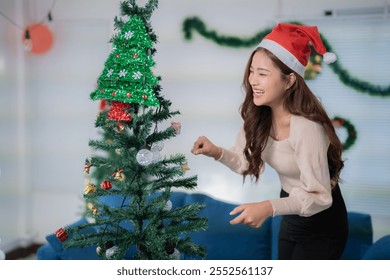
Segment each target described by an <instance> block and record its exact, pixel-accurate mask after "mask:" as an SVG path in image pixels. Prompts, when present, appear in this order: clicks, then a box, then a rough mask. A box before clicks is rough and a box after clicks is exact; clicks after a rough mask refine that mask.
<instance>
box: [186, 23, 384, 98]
mask: <svg viewBox="0 0 390 280" xmlns="http://www.w3.org/2000/svg"><path fill="white" fill-rule="evenodd" d="M291 23H294V24H302V23H299V22H291ZM271 30H272V29H271V28H265V29H264V30H261V31H259V32H257V33H256V34H255V35H253V36H252V37H248V38H238V37H236V36H225V35H221V34H218V32H217V31H215V30H209V29H208V28H207V27H206V25H205V24H204V22H203V21H202V20H201V19H199V18H198V17H193V18H187V19H185V20H184V22H183V32H184V38H185V39H186V40H191V39H192V37H193V32H194V31H197V32H198V33H199V34H200V35H202V36H203V37H205V38H206V39H209V40H212V41H214V42H215V43H216V44H218V45H221V46H226V47H233V48H249V47H255V46H256V45H257V44H258V43H259V42H260V41H261V39H262V38H264V36H265V35H267V34H268V33H269V32H271ZM320 36H321V39H322V41H323V42H324V45H325V47H326V49H327V50H328V51H329V52H334V51H332V47H331V46H330V44H329V43H328V41H327V40H326V39H325V38H324V36H322V35H321V34H320ZM329 67H330V68H331V69H332V70H333V72H334V73H335V74H337V75H338V77H339V79H340V81H341V82H342V83H343V84H344V85H346V86H348V87H351V88H353V89H354V90H356V91H358V92H362V93H367V94H369V95H371V96H381V97H389V96H390V85H389V86H387V87H386V86H385V87H382V86H379V85H374V84H372V83H370V82H367V81H363V80H360V79H358V78H356V77H353V76H352V75H351V74H350V73H349V72H348V71H347V70H346V69H344V68H343V67H342V66H341V64H340V63H339V61H336V62H334V63H332V64H329Z"/></svg>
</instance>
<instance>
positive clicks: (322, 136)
mask: <svg viewBox="0 0 390 280" xmlns="http://www.w3.org/2000/svg"><path fill="white" fill-rule="evenodd" d="M245 141H246V140H245V134H244V130H243V127H241V129H240V131H239V133H238V135H237V139H236V143H235V145H234V146H233V147H231V148H230V149H223V152H222V156H221V158H220V159H219V161H220V162H221V163H223V164H225V165H226V166H228V167H229V168H230V169H232V170H233V171H234V172H237V173H239V174H242V173H243V172H244V171H245V170H246V169H247V167H248V162H247V161H246V159H245V156H244V154H243V150H244V147H245V143H246V142H245ZM329 144H330V142H329V139H328V137H327V135H326V133H325V130H324V128H323V126H322V125H321V124H318V123H316V122H313V121H311V120H308V119H306V118H304V117H300V116H296V115H291V120H290V135H289V137H288V138H287V139H285V140H281V141H276V140H274V139H273V138H271V137H268V141H267V145H266V147H265V150H264V151H263V153H262V158H263V160H264V162H265V163H267V164H268V165H270V166H271V167H272V168H274V169H275V170H276V172H277V173H278V174H279V178H280V183H281V187H282V188H283V190H284V191H286V192H287V193H289V197H284V198H276V199H271V200H270V202H271V204H272V207H273V215H274V216H277V215H291V214H297V215H300V216H306V217H308V216H311V215H314V214H316V213H319V212H321V211H323V210H325V209H327V208H329V207H330V206H331V205H332V193H331V181H330V175H329V168H328V158H327V151H328V147H329ZM263 171H264V168H263V169H262V170H261V173H262V172H263Z"/></svg>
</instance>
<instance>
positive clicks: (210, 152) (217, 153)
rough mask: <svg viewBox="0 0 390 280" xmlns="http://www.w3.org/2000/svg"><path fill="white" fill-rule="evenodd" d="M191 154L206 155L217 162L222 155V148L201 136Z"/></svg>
mask: <svg viewBox="0 0 390 280" xmlns="http://www.w3.org/2000/svg"><path fill="white" fill-rule="evenodd" d="M191 152H192V153H193V154H194V155H205V156H209V157H213V158H214V159H216V160H217V159H219V158H220V157H221V155H222V148H221V147H218V146H216V145H214V144H213V143H212V142H211V141H210V140H209V139H208V138H207V137H205V136H200V137H199V138H198V139H197V140H196V141H195V143H194V146H193V147H192V150H191Z"/></svg>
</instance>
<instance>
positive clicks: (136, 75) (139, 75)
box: [133, 71, 142, 80]
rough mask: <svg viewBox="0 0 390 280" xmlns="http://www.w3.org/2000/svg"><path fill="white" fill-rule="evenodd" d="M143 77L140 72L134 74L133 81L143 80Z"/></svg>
mask: <svg viewBox="0 0 390 280" xmlns="http://www.w3.org/2000/svg"><path fill="white" fill-rule="evenodd" d="M141 77H142V73H141V72H140V71H137V72H134V73H133V79H135V80H139V79H141Z"/></svg>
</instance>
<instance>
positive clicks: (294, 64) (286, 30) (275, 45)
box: [258, 23, 337, 77]
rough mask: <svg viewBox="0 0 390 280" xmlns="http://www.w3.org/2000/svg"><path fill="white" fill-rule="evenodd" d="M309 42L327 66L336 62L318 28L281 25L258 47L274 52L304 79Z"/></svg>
mask: <svg viewBox="0 0 390 280" xmlns="http://www.w3.org/2000/svg"><path fill="white" fill-rule="evenodd" d="M309 42H310V43H311V44H312V45H313V47H314V49H315V50H316V52H317V53H319V54H321V55H322V56H323V59H324V62H325V63H326V64H329V63H332V62H335V61H336V60H337V57H336V55H335V54H334V53H330V52H327V51H326V48H325V46H324V43H323V42H322V40H321V37H320V33H319V32H318V28H317V26H304V25H297V24H289V23H279V24H278V25H276V26H275V27H274V28H273V29H272V31H271V33H269V34H268V35H267V36H265V37H264V39H263V40H262V41H261V42H260V44H259V45H258V46H259V47H262V48H265V49H267V50H269V51H270V52H272V53H273V54H274V55H275V56H276V57H278V58H279V59H280V60H281V61H282V62H283V63H284V64H286V65H287V66H288V67H290V68H291V69H292V70H294V71H295V72H297V73H298V74H299V75H301V76H302V77H303V74H304V73H305V69H306V65H307V63H308V61H309V57H310V52H311V51H310V47H309Z"/></svg>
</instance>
